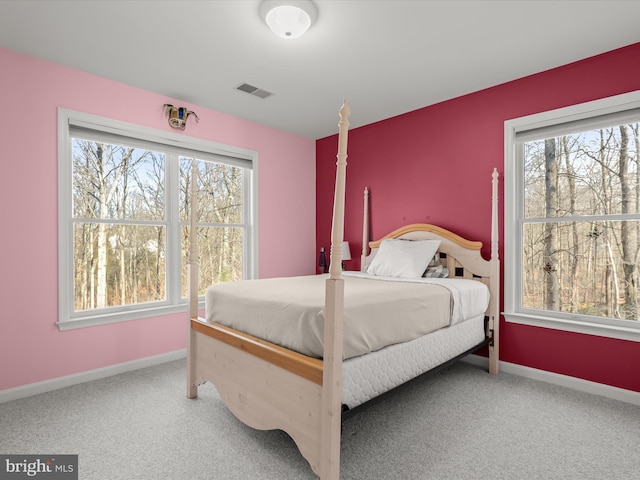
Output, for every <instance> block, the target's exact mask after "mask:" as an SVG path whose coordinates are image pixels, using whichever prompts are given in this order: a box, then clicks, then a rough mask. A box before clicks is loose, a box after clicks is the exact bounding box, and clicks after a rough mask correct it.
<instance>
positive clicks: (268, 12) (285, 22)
mask: <svg viewBox="0 0 640 480" xmlns="http://www.w3.org/2000/svg"><path fill="white" fill-rule="evenodd" d="M260 16H261V17H262V19H263V20H264V21H265V22H266V24H267V25H268V26H269V28H270V29H271V31H272V32H273V33H275V34H276V35H277V36H279V37H282V38H286V39H293V38H298V37H300V36H302V35H303V34H304V33H305V32H306V31H307V30H308V29H309V27H310V26H311V25H313V23H314V22H315V21H316V18H318V10H317V9H316V6H315V5H314V4H313V2H312V1H311V0H262V3H260Z"/></svg>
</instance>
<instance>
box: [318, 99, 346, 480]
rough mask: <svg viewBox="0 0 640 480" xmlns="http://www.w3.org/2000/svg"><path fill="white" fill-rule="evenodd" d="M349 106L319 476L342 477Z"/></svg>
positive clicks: (338, 193)
mask: <svg viewBox="0 0 640 480" xmlns="http://www.w3.org/2000/svg"><path fill="white" fill-rule="evenodd" d="M348 117H349V106H348V105H347V101H346V100H345V101H344V103H343V105H342V108H341V109H340V122H339V123H338V127H339V133H338V155H337V157H338V161H337V168H336V186H335V197H334V201H333V223H332V226H331V257H330V267H329V278H328V279H327V282H326V293H325V310H324V314H325V315H324V316H325V319H324V352H323V375H322V410H321V414H320V422H321V423H320V425H321V432H320V479H321V480H338V479H339V478H340V429H341V420H342V350H343V344H342V343H343V331H344V279H343V278H342V262H341V258H342V240H343V236H344V195H345V180H346V167H347V136H348V132H349V120H348Z"/></svg>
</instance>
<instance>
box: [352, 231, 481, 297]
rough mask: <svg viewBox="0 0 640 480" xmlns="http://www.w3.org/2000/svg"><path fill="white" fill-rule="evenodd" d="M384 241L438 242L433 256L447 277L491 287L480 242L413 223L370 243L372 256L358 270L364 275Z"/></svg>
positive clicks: (367, 257)
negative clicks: (471, 280)
mask: <svg viewBox="0 0 640 480" xmlns="http://www.w3.org/2000/svg"><path fill="white" fill-rule="evenodd" d="M387 238H395V239H401V240H440V246H439V247H438V252H437V253H436V255H438V256H439V257H440V262H441V263H442V265H444V266H445V267H447V269H448V270H449V277H450V278H451V277H456V278H472V279H475V280H479V281H482V282H483V283H485V284H486V285H487V286H488V287H490V284H489V279H490V277H491V262H490V261H489V260H485V259H484V258H483V257H482V255H481V254H480V250H481V249H482V242H476V241H472V240H467V239H465V238H462V237H461V236H459V235H457V234H455V233H453V232H450V231H449V230H446V229H444V228H442V227H438V226H436V225H430V224H428V223H413V224H411V225H405V226H404V227H400V228H398V229H396V230H394V231H393V232H391V233H388V234H387V235H385V236H384V237H382V238H381V239H379V240H376V241H373V242H369V248H370V249H371V253H369V254H368V255H366V256H365V257H364V259H365V261H364V263H363V265H362V268H361V270H362V271H366V268H367V267H368V266H369V264H370V263H371V261H372V260H373V259H374V258H375V256H376V254H377V253H378V248H379V247H380V243H381V242H382V241H383V240H385V239H387Z"/></svg>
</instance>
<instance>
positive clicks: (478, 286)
mask: <svg viewBox="0 0 640 480" xmlns="http://www.w3.org/2000/svg"><path fill="white" fill-rule="evenodd" d="M327 277H328V276H327V275H312V276H304V277H288V278H273V279H263V280H244V281H240V282H230V283H221V284H217V285H214V286H211V287H209V288H208V289H207V292H206V295H205V299H206V319H207V321H210V322H217V323H220V324H223V325H226V326H229V327H231V328H234V329H236V330H240V331H243V332H246V333H248V334H250V335H253V336H255V337H258V338H262V339H264V340H267V341H270V342H272V343H276V344H278V345H282V346H284V347H286V348H289V349H291V350H295V351H298V352H300V353H303V354H305V355H310V356H313V357H318V358H321V357H322V353H323V345H322V338H323V326H324V293H325V281H326V279H327ZM344 277H345V278H344V280H345V310H344V325H345V327H344V355H343V357H344V359H347V358H351V357H355V356H358V355H362V354H365V353H369V352H372V351H375V350H378V349H380V348H383V347H385V346H387V345H391V344H395V343H400V342H406V341H409V340H413V339H415V338H418V337H420V336H422V335H426V334H428V333H430V332H433V331H435V330H438V329H440V328H443V327H446V326H448V325H450V324H455V323H458V322H462V321H464V320H466V319H469V318H473V317H475V316H478V315H481V314H483V313H484V312H485V310H486V309H487V306H488V302H489V290H488V288H487V287H486V286H485V285H484V284H482V283H480V282H477V281H475V280H465V279H436V278H420V279H411V280H405V279H396V278H386V277H373V276H369V275H367V274H363V273H359V272H345V274H344Z"/></svg>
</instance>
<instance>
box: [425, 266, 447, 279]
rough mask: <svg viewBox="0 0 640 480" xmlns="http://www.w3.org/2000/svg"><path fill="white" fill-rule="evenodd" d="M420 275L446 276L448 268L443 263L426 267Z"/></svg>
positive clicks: (428, 276) (429, 276)
mask: <svg viewBox="0 0 640 480" xmlns="http://www.w3.org/2000/svg"><path fill="white" fill-rule="evenodd" d="M422 276H423V277H426V278H447V277H448V276H449V269H448V268H447V267H445V266H444V265H438V266H437V267H427V269H426V270H425V271H424V274H423V275H422Z"/></svg>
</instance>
